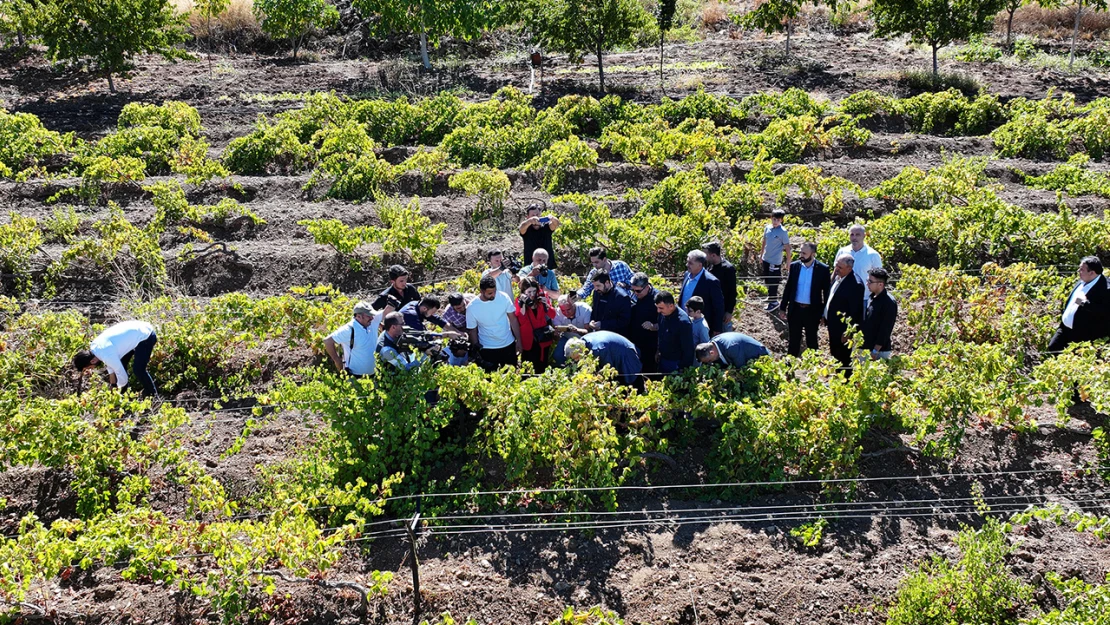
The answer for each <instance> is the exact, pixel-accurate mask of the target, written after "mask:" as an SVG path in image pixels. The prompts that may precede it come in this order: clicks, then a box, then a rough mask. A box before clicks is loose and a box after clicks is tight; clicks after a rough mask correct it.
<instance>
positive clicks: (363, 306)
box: [324, 297, 397, 377]
mask: <svg viewBox="0 0 1110 625" xmlns="http://www.w3.org/2000/svg"><path fill="white" fill-rule="evenodd" d="M388 301H391V302H393V303H396V302H397V299H396V298H392V297H390V298H388ZM393 310H394V309H393V306H392V305H391V304H389V303H387V304H386V305H385V308H383V309H382V310H379V311H375V310H374V309H373V307H371V306H370V303H369V302H359V303H357V304H355V310H354V318H352V319H351V321H350V322H348V323H347V324H345V325H343V326H342V327H340V328H339V329H338V330H336V331H335V332H332V333H331V335H329V336H328V338H326V339H324V352H325V353H327V355H328V357H329V358H331V361H332V363H334V364H335V369H336V371H340V372H343V371H346V372H347V373H348V374H350V375H353V376H355V377H362V376H364V375H374V364H375V361H376V360H377V353H378V327H379V326H380V325H381V322H382V319H383V318H384V317H385V315H388V314H389V313H391V312H393ZM336 346H339V348H340V349H342V350H343V357H342V358H340V356H339V352H338V351H337V350H336Z"/></svg>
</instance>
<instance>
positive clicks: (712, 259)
mask: <svg viewBox="0 0 1110 625" xmlns="http://www.w3.org/2000/svg"><path fill="white" fill-rule="evenodd" d="M701 251H703V252H705V260H706V265H705V268H706V269H708V270H709V273H711V274H713V277H714V278H717V279H718V280H720V282H721V293H722V294H723V295H724V302H725V312H724V314H723V315H722V316H721V323H722V324H723V331H724V332H731V331H732V314H733V312H734V311H735V310H736V267H735V266H733V264H732V263H730V262H728V261H727V260H725V259H724V257H722V256H721V244H720V243H718V242H717V241H710V242H709V243H706V244H705V245H703V246H701Z"/></svg>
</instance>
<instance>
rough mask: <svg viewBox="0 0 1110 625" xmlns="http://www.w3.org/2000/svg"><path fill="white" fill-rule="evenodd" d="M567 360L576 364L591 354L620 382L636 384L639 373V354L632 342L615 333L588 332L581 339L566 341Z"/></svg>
mask: <svg viewBox="0 0 1110 625" xmlns="http://www.w3.org/2000/svg"><path fill="white" fill-rule="evenodd" d="M564 349H565V351H566V358H567V360H573V361H574V362H578V361H579V360H581V359H582V357H583V356H585V355H586V353H587V352H589V353H592V354H593V355H594V356H595V357H596V358H597V359H598V361H599V362H600V363H601V364H602V365H609V366H610V367H612V368H613V369H615V370H616V371H617V375H618V376H619V379H620V381H621V382H623V383H625V384H631V385H634V384H636V381H637V378H636V376H637V375H639V373H640V368H641V365H640V352H638V351H637V350H636V346H635V345H633V344H632V341H629V340H628V339H626V338H624V337H623V336H621V335H619V334H617V333H616V332H607V331H605V330H601V331H599V332H590V333H589V334H587V335H586V336H584V337H582V338H572V339H570V340H569V341H567V344H566V347H565V348H564Z"/></svg>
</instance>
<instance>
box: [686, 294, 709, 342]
mask: <svg viewBox="0 0 1110 625" xmlns="http://www.w3.org/2000/svg"><path fill="white" fill-rule="evenodd" d="M704 311H705V300H703V299H702V298H701V297H699V296H697V295H695V296H693V297H691V298H690V299H688V300H686V314H687V315H690V323H692V324H694V345H701V344H702V343H705V342H707V341H708V340H709V326H708V325H706V324H705V313H704Z"/></svg>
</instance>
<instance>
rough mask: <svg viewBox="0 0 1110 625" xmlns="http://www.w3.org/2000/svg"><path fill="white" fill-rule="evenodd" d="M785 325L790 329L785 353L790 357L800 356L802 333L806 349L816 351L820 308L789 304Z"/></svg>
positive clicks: (794, 303) (795, 303)
mask: <svg viewBox="0 0 1110 625" xmlns="http://www.w3.org/2000/svg"><path fill="white" fill-rule="evenodd" d="M786 323H787V326H788V327H789V328H790V340H789V343H788V344H787V353H788V354H790V355H791V356H801V355H802V333H803V332H805V335H806V349H817V328H818V326H820V324H821V308H820V307H818V306H815V305H812V304H811V305H809V306H803V305H802V304H799V303H797V302H790V307H789V310H787V311H786Z"/></svg>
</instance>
